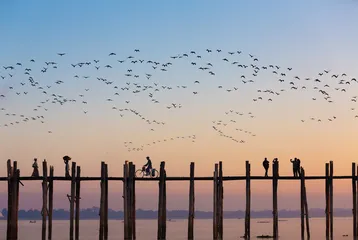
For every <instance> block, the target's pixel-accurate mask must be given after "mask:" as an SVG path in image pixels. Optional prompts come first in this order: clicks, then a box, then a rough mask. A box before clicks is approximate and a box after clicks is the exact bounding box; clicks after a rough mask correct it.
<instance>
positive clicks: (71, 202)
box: [70, 162, 76, 240]
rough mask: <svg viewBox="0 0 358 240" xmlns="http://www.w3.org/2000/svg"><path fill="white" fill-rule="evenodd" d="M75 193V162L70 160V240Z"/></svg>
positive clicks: (72, 227) (72, 228) (71, 236)
mask: <svg viewBox="0 0 358 240" xmlns="http://www.w3.org/2000/svg"><path fill="white" fill-rule="evenodd" d="M75 194H76V162H72V168H71V195H70V240H73V237H74V235H73V233H74V231H73V230H74V217H75Z"/></svg>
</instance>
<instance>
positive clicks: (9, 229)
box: [6, 159, 12, 240]
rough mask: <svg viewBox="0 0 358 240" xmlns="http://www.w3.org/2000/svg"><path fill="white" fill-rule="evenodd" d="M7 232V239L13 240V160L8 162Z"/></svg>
mask: <svg viewBox="0 0 358 240" xmlns="http://www.w3.org/2000/svg"><path fill="white" fill-rule="evenodd" d="M7 177H8V179H7V232H6V239H7V240H11V238H12V235H11V229H12V227H11V213H12V167H11V160H10V159H9V160H7Z"/></svg>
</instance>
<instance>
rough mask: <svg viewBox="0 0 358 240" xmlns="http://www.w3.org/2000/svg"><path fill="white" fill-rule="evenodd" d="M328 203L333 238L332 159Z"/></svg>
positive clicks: (331, 162) (331, 236)
mask: <svg viewBox="0 0 358 240" xmlns="http://www.w3.org/2000/svg"><path fill="white" fill-rule="evenodd" d="M329 176H330V180H329V181H330V183H329V200H330V201H329V205H330V207H329V208H330V216H329V217H330V222H329V223H330V229H329V230H330V238H331V239H333V216H334V208H333V178H332V176H333V161H330V162H329Z"/></svg>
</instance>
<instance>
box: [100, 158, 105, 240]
mask: <svg viewBox="0 0 358 240" xmlns="http://www.w3.org/2000/svg"><path fill="white" fill-rule="evenodd" d="M104 181H105V167H104V162H101V200H100V207H99V240H103V230H104V225H103V224H104V201H105V199H104V198H105V196H104Z"/></svg>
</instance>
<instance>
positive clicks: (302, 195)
mask: <svg viewBox="0 0 358 240" xmlns="http://www.w3.org/2000/svg"><path fill="white" fill-rule="evenodd" d="M300 173H301V174H300V178H301V179H300V180H301V181H300V182H301V191H300V193H301V194H300V200H301V201H300V203H301V239H302V240H304V239H305V204H304V201H305V200H304V184H305V183H304V176H303V174H302V168H301V169H300Z"/></svg>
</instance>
